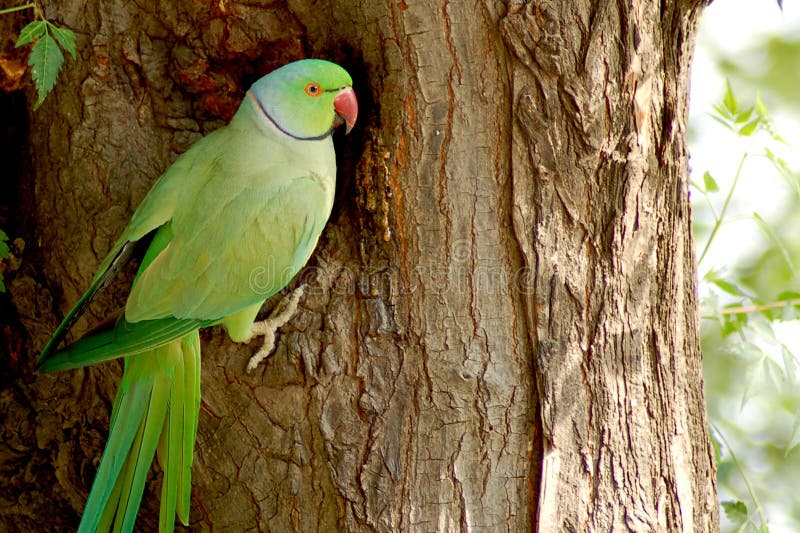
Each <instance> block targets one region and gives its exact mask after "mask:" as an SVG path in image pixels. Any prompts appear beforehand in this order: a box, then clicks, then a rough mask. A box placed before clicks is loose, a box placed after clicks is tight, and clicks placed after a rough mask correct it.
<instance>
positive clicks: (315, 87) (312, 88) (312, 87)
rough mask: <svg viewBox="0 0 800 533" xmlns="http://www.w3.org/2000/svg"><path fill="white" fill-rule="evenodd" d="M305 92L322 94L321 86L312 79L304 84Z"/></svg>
mask: <svg viewBox="0 0 800 533" xmlns="http://www.w3.org/2000/svg"><path fill="white" fill-rule="evenodd" d="M306 94H307V95H308V96H315V97H316V96H319V95H321V94H322V87H320V86H319V83H317V82H315V81H312V82H311V83H309V84H308V85H306Z"/></svg>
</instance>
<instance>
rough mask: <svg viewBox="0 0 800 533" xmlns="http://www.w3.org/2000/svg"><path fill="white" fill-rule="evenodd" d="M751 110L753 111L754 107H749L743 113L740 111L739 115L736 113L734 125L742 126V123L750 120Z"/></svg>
mask: <svg viewBox="0 0 800 533" xmlns="http://www.w3.org/2000/svg"><path fill="white" fill-rule="evenodd" d="M753 109H755V106H752V105H751V106H750V107H748V108H747V109H745V110H744V111H740V112H739V113H737V115H736V123H737V124H742V123H743V122H747V121H748V120H749V119H750V115H752V114H753Z"/></svg>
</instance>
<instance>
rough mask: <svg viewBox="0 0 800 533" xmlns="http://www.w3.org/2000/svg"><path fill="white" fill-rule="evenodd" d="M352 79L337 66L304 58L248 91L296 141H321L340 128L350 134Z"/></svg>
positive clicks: (355, 109) (354, 109)
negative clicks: (341, 126) (343, 127)
mask: <svg viewBox="0 0 800 533" xmlns="http://www.w3.org/2000/svg"><path fill="white" fill-rule="evenodd" d="M352 85H353V80H352V78H350V75H349V74H348V73H347V71H346V70H344V69H343V68H342V67H340V66H339V65H336V64H334V63H331V62H329V61H323V60H321V59H303V60H300V61H295V62H294V63H289V64H288V65H284V66H282V67H280V68H279V69H276V70H273V71H272V72H270V73H269V74H267V75H266V76H264V77H263V78H261V79H259V80H258V81H257V82H255V83H254V84H253V85H252V87H250V90H249V91H248V97H250V98H251V99H252V100H254V103H255V104H257V107H258V108H260V110H261V112H263V113H264V115H266V117H267V119H268V120H270V121H271V122H272V123H273V124H275V126H277V127H278V129H280V130H281V131H283V132H284V133H285V134H287V135H289V136H291V137H294V138H295V139H321V138H323V137H326V136H327V135H329V134H330V133H331V132H332V131H333V129H334V128H335V127H337V126H340V125H345V126H346V131H347V132H348V133H349V132H350V130H351V129H352V128H353V125H354V124H355V122H356V116H357V115H358V102H357V100H356V95H355V92H353V87H352Z"/></svg>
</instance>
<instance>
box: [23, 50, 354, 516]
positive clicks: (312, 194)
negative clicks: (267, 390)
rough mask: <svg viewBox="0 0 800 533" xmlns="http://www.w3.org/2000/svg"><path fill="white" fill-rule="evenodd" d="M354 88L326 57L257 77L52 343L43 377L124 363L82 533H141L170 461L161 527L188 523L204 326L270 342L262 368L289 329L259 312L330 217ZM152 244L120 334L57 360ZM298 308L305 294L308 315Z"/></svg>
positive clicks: (167, 179) (123, 240)
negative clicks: (77, 325) (280, 330)
mask: <svg viewBox="0 0 800 533" xmlns="http://www.w3.org/2000/svg"><path fill="white" fill-rule="evenodd" d="M352 84H353V82H352V79H351V78H350V75H349V74H348V73H347V72H346V71H345V70H344V69H342V68H341V67H339V66H338V65H335V64H333V63H330V62H327V61H322V60H316V59H305V60H301V61H296V62H294V63H290V64H288V65H285V66H283V67H281V68H279V69H277V70H275V71H273V72H271V73H270V74H267V75H266V76H264V77H263V78H261V79H259V80H258V81H256V82H255V83H254V84H253V85H252V87H251V88H250V90H249V91H248V92H247V95H246V97H245V99H244V101H243V102H242V104H241V106H240V107H239V109H238V111H237V112H236V114H235V115H234V117H233V119H232V120H231V122H230V123H229V124H228V125H227V126H225V127H223V128H220V129H219V130H216V131H214V132H213V133H211V134H210V135H208V136H206V137H204V138H202V139H200V140H199V141H198V142H197V143H195V144H194V145H193V146H192V147H191V148H190V149H189V150H188V151H187V152H186V153H184V154H183V155H182V156H180V157H179V158H178V159H177V160H176V161H175V163H174V164H173V165H172V166H171V167H170V168H169V169H168V170H167V171H166V172H165V173H164V174H163V175H162V176H161V178H160V179H159V180H158V181H157V182H156V183H155V184H154V185H153V188H152V189H151V190H150V192H149V193H148V194H147V196H146V197H145V198H144V200H143V201H142V203H141V205H140V206H139V208H138V209H137V210H136V212H135V213H134V214H133V217H132V218H131V221H130V223H129V224H128V226H127V227H126V228H125V230H124V231H123V233H122V236H121V237H120V238H119V240H118V241H117V242H116V244H114V247H113V248H112V249H111V252H109V254H108V256H107V257H106V258H105V260H104V261H103V262H102V264H101V265H100V268H99V271H98V273H97V275H96V276H95V277H94V280H93V281H92V283H91V285H90V287H89V289H88V290H87V291H86V293H85V294H84V295H83V296H82V297H81V298H80V299H79V300H78V302H77V303H76V304H75V306H74V307H73V308H72V310H71V311H70V312H69V313H67V315H66V317H65V318H64V320H63V321H62V322H61V325H59V327H58V328H57V329H56V331H55V333H54V334H53V337H52V338H51V339H50V341H49V342H48V344H47V345H46V346H45V348H44V350H43V351H42V354H41V356H40V357H39V359H38V361H37V368H38V369H39V370H40V371H42V372H54V371H58V370H66V369H71V368H78V367H81V366H85V365H91V364H96V363H100V362H102V361H107V360H109V359H114V358H117V357H123V358H124V372H123V375H122V380H121V382H120V385H119V389H118V391H117V396H116V400H115V402H114V407H113V410H112V414H111V423H110V429H109V436H108V441H107V443H106V447H105V450H104V452H103V457H102V459H101V461H100V466H99V468H98V470H97V475H96V477H95V480H94V484H93V485H92V489H91V492H90V493H89V498H88V500H87V502H86V508H85V510H84V512H83V516H82V518H81V523H80V527H79V529H78V531H80V532H94V531H109V530H111V529H112V528H113V530H114V531H131V530H132V529H133V525H134V522H135V520H136V515H137V513H138V509H139V505H140V503H141V499H142V494H143V492H144V485H145V479H146V477H147V473H148V471H149V469H150V465H151V463H152V461H153V456H154V454H155V453H156V451H158V456H159V462H160V463H161V465H162V467H163V472H164V473H163V480H162V489H161V508H160V518H159V531H162V532H164V531H173V530H174V527H175V514H176V513H177V515H178V518H179V519H180V521H181V522H182V523H183V524H188V520H189V502H190V490H191V468H192V457H193V452H194V442H195V438H196V435H197V423H198V416H199V408H200V337H199V334H198V329H199V328H202V327H206V326H211V325H214V324H221V325H222V326H223V327H224V328H225V330H226V331H227V333H228V335H229V336H230V338H231V339H232V340H233V341H235V342H246V341H248V340H250V339H251V338H252V337H253V335H264V336H265V338H266V339H267V342H266V344H265V348H263V349H262V350H261V351H260V352H259V353H260V354H261V356H260V358H263V356H264V355H265V354H264V353H263V352H266V353H268V352H269V351H270V350H271V349H272V342H273V341H272V339H274V326H275V325H276V324H275V322H274V320H273V321H272V322H270V321H269V320H268V321H265V322H264V323H260V322H258V323H256V322H255V318H256V314H257V313H258V311H259V309H260V308H261V306H262V304H263V303H264V301H265V300H266V299H267V298H269V297H270V296H272V295H273V294H275V293H277V292H278V291H280V290H281V289H283V288H284V287H285V286H286V285H287V284H288V283H289V281H290V280H291V279H292V278H293V277H294V276H295V274H297V272H299V270H300V269H301V268H302V267H303V265H305V263H306V261H308V259H309V257H310V256H311V253H312V252H313V250H314V248H315V246H316V244H317V240H318V239H319V236H320V233H321V232H322V229H323V227H324V226H325V223H326V222H327V220H328V217H329V215H330V212H331V207H332V204H333V197H334V189H335V180H336V161H335V155H334V150H333V143H332V141H331V133H332V132H333V130H334V129H335V128H336V127H337V126H340V125H344V126H345V127H346V131H347V132H349V131H350V129H351V128H352V127H353V125H354V123H355V120H356V116H357V114H358V103H357V101H356V97H355V93H354V91H353V89H352ZM145 238H151V239H152V240H151V241H150V244H149V246H148V247H147V250H146V252H145V254H144V257H143V259H142V263H141V266H140V267H139V270H138V272H137V274H136V277H135V278H134V280H133V284H132V286H131V290H130V294H129V296H128V300H127V302H126V304H125V311H124V313H123V314H122V315H121V316H120V318H119V319H118V320H117V321H116V323H115V324H114V325H113V326H112V327H110V328H108V329H106V330H103V331H100V332H98V333H95V334H93V335H90V336H88V337H85V338H83V339H80V340H79V341H77V342H76V343H74V344H72V345H71V346H68V347H66V348H64V349H63V350H61V351H55V349H56V348H57V347H58V345H59V344H60V342H61V340H62V339H63V338H64V336H65V335H66V333H67V331H69V329H70V327H71V326H72V325H73V323H74V322H75V320H76V319H77V318H78V317H79V316H80V315H81V314H82V313H83V311H84V309H85V308H86V306H87V305H88V304H89V302H90V301H91V300H92V298H93V297H94V296H95V294H97V292H98V291H100V290H101V289H103V288H104V287H105V286H106V285H107V284H108V282H109V281H110V280H111V278H113V277H114V275H115V274H116V273H117V272H118V271H119V270H120V268H121V267H122V266H123V265H124V264H125V263H127V261H128V260H129V259H130V258H131V255H132V252H133V248H134V246H135V244H136V243H137V242H138V241H140V240H143V239H145ZM145 242H146V241H145ZM298 299H299V295H298V294H295V295H293V298H292V300H293V305H294V307H296V305H297V300H298ZM290 307H291V305H290ZM291 312H294V311H293V309H292V310H291ZM286 320H288V318H284V319H283V321H284V322H285V321H286ZM277 325H278V326H279V325H280V324H277ZM250 366H252V365H249V367H250Z"/></svg>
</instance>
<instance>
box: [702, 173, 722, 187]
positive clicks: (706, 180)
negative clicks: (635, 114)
mask: <svg viewBox="0 0 800 533" xmlns="http://www.w3.org/2000/svg"><path fill="white" fill-rule="evenodd" d="M703 186H704V187H705V189H706V191H708V192H715V191H718V190H719V185H717V181H716V180H715V179H714V178H712V177H711V173H710V172H709V171H707V170H706V172H705V174H703Z"/></svg>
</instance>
